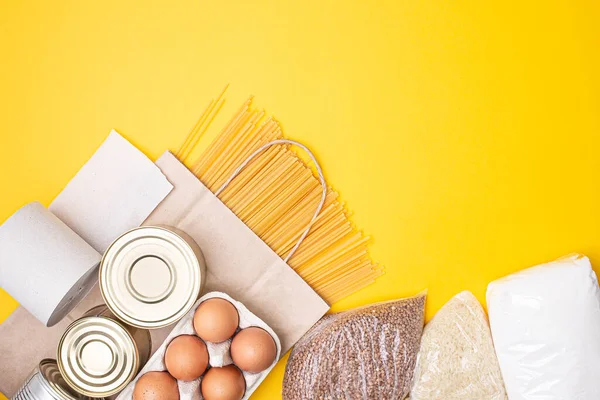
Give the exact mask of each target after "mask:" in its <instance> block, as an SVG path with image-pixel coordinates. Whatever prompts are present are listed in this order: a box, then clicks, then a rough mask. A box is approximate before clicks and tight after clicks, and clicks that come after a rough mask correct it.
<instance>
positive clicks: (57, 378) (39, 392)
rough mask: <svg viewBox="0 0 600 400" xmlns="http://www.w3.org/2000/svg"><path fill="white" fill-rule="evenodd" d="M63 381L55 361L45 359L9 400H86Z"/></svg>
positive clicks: (86, 398)
mask: <svg viewBox="0 0 600 400" xmlns="http://www.w3.org/2000/svg"><path fill="white" fill-rule="evenodd" d="M88 399H89V397H86V396H83V395H81V394H79V393H77V392H75V391H74V390H73V389H72V388H71V387H69V385H68V384H67V382H65V380H64V379H63V377H62V375H61V373H60V371H59V369H58V365H57V363H56V360H53V359H50V358H46V359H44V360H42V361H41V362H40V363H39V365H38V366H37V367H35V368H34V370H33V371H32V372H31V374H30V375H29V377H28V378H27V380H26V381H25V383H24V384H23V386H22V387H21V388H20V389H19V390H18V391H17V393H16V394H15V395H14V396H13V397H12V398H11V400H88Z"/></svg>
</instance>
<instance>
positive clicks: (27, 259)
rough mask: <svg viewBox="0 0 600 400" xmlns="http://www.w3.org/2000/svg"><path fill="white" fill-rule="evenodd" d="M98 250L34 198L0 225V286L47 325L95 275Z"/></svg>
mask: <svg viewBox="0 0 600 400" xmlns="http://www.w3.org/2000/svg"><path fill="white" fill-rule="evenodd" d="M100 259H101V255H100V253H98V252H97V251H96V250H94V249H93V248H92V247H91V246H90V245H89V244H87V243H86V242H85V241H84V240H83V239H82V238H81V237H80V236H79V235H77V234H76V233H75V232H73V231H72V230H71V229H70V228H69V227H68V226H67V225H65V224H64V222H62V221H61V220H60V219H58V218H57V217H56V216H55V215H54V214H52V213H51V212H50V211H49V210H48V209H47V208H45V207H44V206H43V205H41V204H40V203H38V202H34V203H30V204H27V205H26V206H24V207H22V208H21V209H19V210H18V211H17V212H16V213H14V214H13V215H12V216H11V217H10V218H9V219H8V220H7V221H6V222H5V223H4V224H3V225H2V226H0V286H1V287H2V288H3V289H4V290H6V291H7V292H8V293H9V294H10V295H11V296H12V297H14V298H15V299H16V300H17V301H18V302H19V303H21V305H22V306H23V307H25V308H26V309H27V310H28V311H29V312H30V313H31V314H33V315H34V316H35V317H36V318H37V319H38V320H39V321H41V322H42V323H43V324H45V325H46V326H52V325H54V324H56V323H57V322H58V321H60V320H61V319H62V318H63V317H64V316H65V315H66V314H68V312H69V311H70V310H71V309H73V307H75V306H76V305H77V304H78V303H79V301H80V300H81V299H82V298H83V297H84V296H85V295H86V294H87V293H88V292H89V291H90V289H91V288H92V287H93V286H94V284H95V283H96V280H97V272H98V264H99V263H100Z"/></svg>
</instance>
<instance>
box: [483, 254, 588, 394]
mask: <svg viewBox="0 0 600 400" xmlns="http://www.w3.org/2000/svg"><path fill="white" fill-rule="evenodd" d="M487 303H488V311H489V317H490V325H491V329H492V336H493V339H494V345H495V347H496V353H497V355H498V360H499V362H500V369H501V371H502V376H503V378H504V383H505V385H506V389H507V393H508V397H509V398H510V399H511V400H555V399H556V400H598V399H600V289H599V287H598V279H597V277H596V274H595V273H594V271H593V270H592V267H591V265H590V261H589V260H588V259H587V257H583V256H579V255H574V256H569V257H565V258H562V259H559V260H557V261H554V262H551V263H548V264H544V265H540V266H537V267H533V268H530V269H526V270H524V271H522V272H519V273H516V274H513V275H510V276H507V277H505V278H503V279H500V280H497V281H495V282H492V283H491V284H490V285H489V286H488V290H487Z"/></svg>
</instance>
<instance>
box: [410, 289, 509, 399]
mask: <svg viewBox="0 0 600 400" xmlns="http://www.w3.org/2000/svg"><path fill="white" fill-rule="evenodd" d="M410 396H411V399H412V400H440V399H443V400H505V399H506V398H507V397H506V390H505V389H504V382H503V381H502V375H501V373H500V367H499V365H498V359H497V358H496V353H495V351H494V344H493V342H492V334H491V332H490V327H489V325H488V320H487V317H486V315H485V311H484V310H483V307H482V306H481V304H480V303H479V301H478V300H477V299H476V298H475V296H473V294H472V293H471V292H466V291H465V292H461V293H459V294H457V295H456V296H454V297H453V298H452V299H450V301H448V302H447V303H446V304H445V305H444V307H442V308H441V309H440V311H438V312H437V314H436V315H435V316H434V317H433V319H432V320H431V321H430V322H429V323H428V324H427V325H426V326H425V329H424V331H423V337H422V338H421V350H420V351H419V356H418V358H417V368H416V370H415V377H414V385H413V388H412V391H411V393H410Z"/></svg>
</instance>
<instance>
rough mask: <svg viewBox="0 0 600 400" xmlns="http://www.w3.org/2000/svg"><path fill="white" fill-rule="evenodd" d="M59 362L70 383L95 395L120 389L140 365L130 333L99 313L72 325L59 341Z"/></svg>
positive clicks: (112, 392)
mask: <svg viewBox="0 0 600 400" xmlns="http://www.w3.org/2000/svg"><path fill="white" fill-rule="evenodd" d="M57 364H58V369H59V370H60V373H61V375H62V377H63V379H64V380H65V381H66V382H67V384H68V385H69V386H71V387H72V388H73V389H74V390H75V391H77V392H79V393H81V394H83V395H86V396H89V397H96V398H97V397H109V396H112V395H113V394H116V393H118V392H120V391H121V390H122V389H123V388H124V387H125V386H126V385H127V384H128V383H129V382H131V381H132V380H133V378H135V376H136V375H137V373H138V371H139V370H140V366H141V363H140V355H139V351H138V347H137V344H136V342H135V340H134V338H133V336H132V335H131V333H129V331H128V330H127V329H126V328H125V327H124V326H123V325H121V324H120V323H119V322H117V321H115V320H114V319H112V318H107V317H99V316H89V317H83V318H79V319H78V320H76V321H75V322H73V323H72V324H71V325H69V327H68V328H67V330H66V331H65V333H64V334H63V336H62V338H61V339H60V342H59V344H58V352H57Z"/></svg>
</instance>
